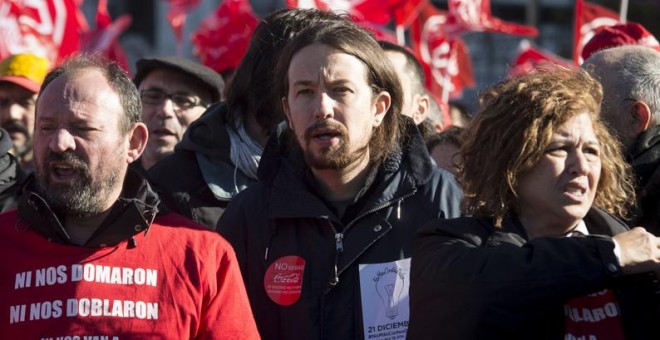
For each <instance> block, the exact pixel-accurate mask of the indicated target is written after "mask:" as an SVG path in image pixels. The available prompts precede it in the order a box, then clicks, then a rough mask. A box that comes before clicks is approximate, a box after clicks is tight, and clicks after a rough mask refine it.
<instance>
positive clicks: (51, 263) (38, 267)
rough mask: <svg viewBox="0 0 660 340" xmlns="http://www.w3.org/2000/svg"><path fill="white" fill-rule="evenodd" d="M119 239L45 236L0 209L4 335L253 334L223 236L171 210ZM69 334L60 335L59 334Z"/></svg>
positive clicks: (161, 336) (162, 336)
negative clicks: (93, 244)
mask: <svg viewBox="0 0 660 340" xmlns="http://www.w3.org/2000/svg"><path fill="white" fill-rule="evenodd" d="M135 240H136V241H137V242H136V243H137V246H136V247H134V248H132V249H130V247H128V244H127V242H122V243H120V244H118V245H116V246H111V247H103V248H93V249H92V248H84V247H75V246H69V245H62V244H56V243H52V242H49V241H48V240H46V239H44V237H42V236H41V235H39V234H37V233H35V232H33V231H31V230H29V228H28V226H27V225H26V224H25V223H23V222H19V221H18V217H17V213H16V211H12V212H9V213H6V214H3V215H0V249H2V254H3V255H4V259H3V260H2V261H1V262H0V273H1V274H0V335H1V336H2V338H7V339H18V338H25V339H47V338H52V339H58V338H61V339H72V340H73V339H80V340H82V339H84V338H85V336H88V337H90V339H91V337H92V336H98V339H110V340H112V339H129V338H130V339H134V338H149V339H187V338H205V339H219V338H222V339H257V338H259V335H258V333H257V329H256V325H255V323H254V319H253V317H252V312H251V310H250V306H249V302H248V299H247V295H246V292H245V287H244V285H243V280H242V278H241V274H240V271H239V268H238V265H237V263H236V257H235V255H234V252H233V250H232V249H231V246H229V244H228V243H227V242H226V241H225V240H224V239H222V238H221V237H220V236H219V235H218V234H217V233H215V232H213V231H211V230H208V229H204V228H202V227H199V226H197V225H196V224H194V223H193V222H191V221H189V220H187V219H185V218H183V217H181V216H178V215H174V214H168V215H165V216H162V217H158V218H156V220H155V221H154V223H153V224H152V226H151V228H150V229H149V231H148V232H147V234H146V236H145V234H144V233H140V234H137V235H136V236H135ZM67 337H68V338H67Z"/></svg>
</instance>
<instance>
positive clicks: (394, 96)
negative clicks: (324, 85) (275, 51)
mask: <svg viewBox="0 0 660 340" xmlns="http://www.w3.org/2000/svg"><path fill="white" fill-rule="evenodd" d="M315 43H319V44H323V45H327V46H329V47H332V48H334V49H336V50H338V51H340V52H342V53H346V54H348V55H351V56H353V57H355V58H357V59H358V60H360V61H362V63H363V64H364V65H365V67H366V70H367V72H366V73H367V83H368V84H369V85H370V86H371V89H372V94H377V93H380V92H381V91H385V92H387V93H389V95H390V97H391V105H390V108H389V110H388V111H387V113H386V114H385V117H384V119H383V122H382V123H381V124H380V126H379V127H377V128H376V129H375V130H374V132H373V135H372V136H371V140H370V142H369V154H370V161H371V162H372V163H378V162H380V161H382V160H383V159H385V158H386V157H388V156H389V155H391V154H392V153H393V152H394V151H395V150H396V149H397V148H398V146H399V143H400V141H401V139H402V138H404V137H405V133H404V132H403V125H404V123H403V119H404V116H403V115H402V114H401V107H402V102H403V90H402V89H401V83H400V82H399V78H398V76H397V74H396V73H395V71H394V66H392V64H391V63H390V61H389V59H388V58H387V56H386V55H385V53H384V52H383V50H382V49H381V48H380V46H379V45H378V43H377V42H376V40H374V38H373V37H372V35H371V34H370V33H369V32H367V31H366V30H364V29H362V28H360V27H359V26H357V25H356V24H355V23H353V22H351V21H348V20H342V21H335V22H332V23H325V24H319V25H312V26H310V27H309V28H307V29H306V30H304V31H303V32H301V33H300V34H298V36H297V37H296V38H295V39H294V40H293V41H292V42H291V44H289V45H288V46H287V47H286V48H285V49H284V51H282V55H281V57H280V60H279V62H278V64H277V68H276V71H275V75H276V79H277V81H278V82H277V83H276V86H277V87H276V93H277V94H278V97H279V98H282V97H286V96H287V95H288V92H289V77H288V68H289V64H290V63H291V59H293V56H294V55H295V54H296V53H297V52H298V51H300V50H301V49H303V48H304V47H306V46H309V45H312V44H315Z"/></svg>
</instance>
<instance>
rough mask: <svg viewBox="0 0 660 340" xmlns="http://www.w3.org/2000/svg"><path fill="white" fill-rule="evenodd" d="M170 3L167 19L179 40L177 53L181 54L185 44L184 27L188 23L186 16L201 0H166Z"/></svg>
mask: <svg viewBox="0 0 660 340" xmlns="http://www.w3.org/2000/svg"><path fill="white" fill-rule="evenodd" d="M165 1H167V2H169V3H170V9H169V11H167V20H168V21H169V23H170V26H172V30H173V31H174V38H175V39H176V42H177V50H178V51H177V54H181V49H182V44H183V29H184V26H185V24H186V17H187V16H188V13H189V12H190V11H192V10H193V9H194V8H195V7H197V5H199V1H200V0H165Z"/></svg>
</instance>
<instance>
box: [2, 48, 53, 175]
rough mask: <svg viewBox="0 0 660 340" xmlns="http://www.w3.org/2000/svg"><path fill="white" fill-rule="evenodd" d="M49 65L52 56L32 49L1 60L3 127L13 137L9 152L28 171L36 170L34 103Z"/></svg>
mask: <svg viewBox="0 0 660 340" xmlns="http://www.w3.org/2000/svg"><path fill="white" fill-rule="evenodd" d="M49 69H50V62H49V61H48V59H46V58H44V57H40V56H37V55H34V54H30V53H20V54H14V55H11V56H9V57H7V58H5V59H4V60H2V61H1V62H0V127H2V128H4V129H5V130H6V131H7V133H8V136H9V137H11V141H12V144H13V145H12V148H11V149H10V150H9V152H11V153H12V154H13V155H14V156H15V157H16V158H17V159H18V162H19V164H20V166H21V167H22V168H23V169H24V170H26V171H31V170H32V136H33V132H34V126H33V125H34V108H35V105H34V104H35V102H36V100H37V93H38V92H39V87H40V86H41V83H42V82H43V81H44V77H46V73H47V72H48V70H49Z"/></svg>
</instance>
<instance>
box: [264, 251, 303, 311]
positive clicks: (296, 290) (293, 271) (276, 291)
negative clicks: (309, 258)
mask: <svg viewBox="0 0 660 340" xmlns="http://www.w3.org/2000/svg"><path fill="white" fill-rule="evenodd" d="M304 272H305V259H303V258H302V257H300V256H284V257H280V258H279V259H277V260H275V262H273V263H271V264H270V266H269V267H268V270H266V275H264V288H265V289H266V294H268V297H270V299H271V300H273V302H275V303H276V304H278V305H280V306H291V305H292V304H294V303H296V302H297V301H298V300H299V299H300V292H301V291H302V283H303V273H304Z"/></svg>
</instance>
